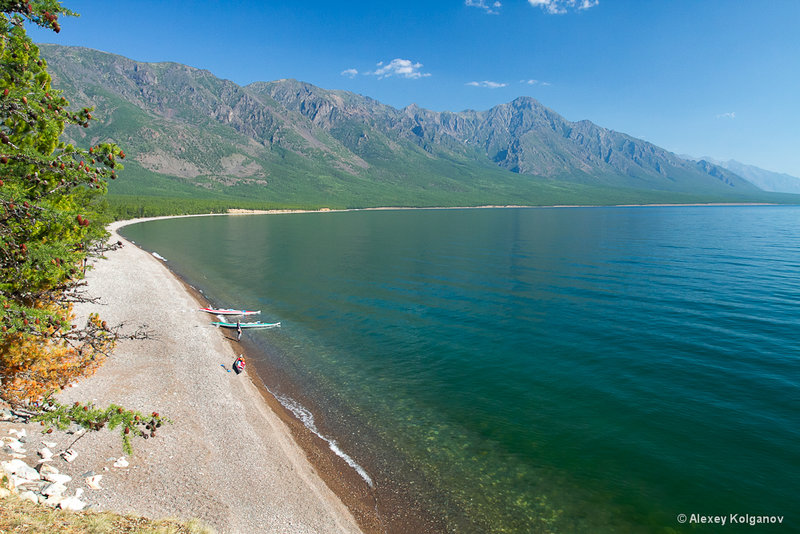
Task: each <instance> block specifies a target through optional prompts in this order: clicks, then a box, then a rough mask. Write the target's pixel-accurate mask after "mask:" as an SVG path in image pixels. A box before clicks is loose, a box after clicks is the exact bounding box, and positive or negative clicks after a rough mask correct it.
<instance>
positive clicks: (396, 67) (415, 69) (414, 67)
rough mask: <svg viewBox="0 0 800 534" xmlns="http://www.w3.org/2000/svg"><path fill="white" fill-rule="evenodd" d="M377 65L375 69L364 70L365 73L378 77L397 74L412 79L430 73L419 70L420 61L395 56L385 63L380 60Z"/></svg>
mask: <svg viewBox="0 0 800 534" xmlns="http://www.w3.org/2000/svg"><path fill="white" fill-rule="evenodd" d="M377 66H378V68H377V69H375V70H374V71H372V72H366V73H365V74H371V75H373V76H377V77H378V78H379V79H383V78H388V77H390V76H397V77H399V78H410V79H412V80H416V79H418V78H426V77H428V76H430V73H427V72H422V71H421V70H420V69H421V68H422V63H414V62H412V61H411V60H410V59H400V58H396V59H393V60H391V61H390V62H389V63H387V64H386V65H384V64H383V61H381V62H380V63H378V65H377Z"/></svg>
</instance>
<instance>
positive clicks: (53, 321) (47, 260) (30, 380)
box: [0, 0, 125, 404]
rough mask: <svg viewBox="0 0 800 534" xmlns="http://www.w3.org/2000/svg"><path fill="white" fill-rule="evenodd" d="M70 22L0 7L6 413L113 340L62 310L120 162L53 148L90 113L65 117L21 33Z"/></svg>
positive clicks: (92, 251)
mask: <svg viewBox="0 0 800 534" xmlns="http://www.w3.org/2000/svg"><path fill="white" fill-rule="evenodd" d="M73 15H75V14H74V13H72V12H70V11H69V10H67V9H65V8H64V7H62V6H61V4H60V2H58V1H56V0H27V1H8V0H0V397H2V398H3V399H4V400H6V401H8V402H11V403H12V404H22V403H30V402H35V401H39V400H41V399H42V398H43V397H44V396H46V395H48V394H49V393H50V392H52V391H53V390H56V389H58V388H60V387H63V386H65V385H66V384H68V383H70V382H72V381H74V380H75V379H76V378H78V377H81V376H85V375H86V374H88V373H91V372H93V371H94V370H95V369H96V368H97V366H98V365H99V364H100V362H101V361H102V359H103V356H104V355H105V354H106V353H107V352H108V351H109V350H110V349H111V347H112V345H113V342H114V339H115V333H114V332H113V331H112V329H110V328H108V326H107V325H106V323H105V322H104V321H102V320H101V319H100V318H99V317H98V316H97V315H92V316H91V317H90V319H89V321H88V323H87V324H86V326H85V327H82V328H77V327H76V326H74V325H73V324H72V320H73V315H72V304H73V303H74V302H75V301H76V300H80V299H81V295H80V293H78V292H76V289H77V288H78V287H79V286H80V285H81V280H82V278H83V276H84V272H85V268H86V265H87V260H88V259H89V258H90V257H91V256H93V255H98V254H101V253H102V251H103V248H102V247H103V243H105V240H106V239H107V232H106V231H105V222H107V221H106V219H105V218H104V216H103V206H104V203H105V201H104V196H105V193H106V189H107V181H108V180H109V179H114V178H116V172H117V171H118V170H120V169H121V168H122V166H121V165H120V163H119V160H121V159H124V157H125V154H124V152H123V151H122V150H120V148H119V147H117V146H116V145H114V144H112V143H106V142H103V143H99V144H96V145H95V146H92V147H91V148H89V149H88V150H84V149H80V148H77V147H75V146H72V145H70V144H66V143H64V142H63V141H61V140H60V137H61V134H62V133H63V131H64V127H65V125H68V124H74V125H79V126H83V127H88V126H89V123H90V121H91V120H92V108H83V109H78V110H73V109H70V108H69V103H68V102H67V101H66V100H65V99H64V97H63V96H62V95H61V94H60V92H59V91H55V90H53V89H52V88H51V86H50V81H51V80H50V75H49V74H48V72H47V64H46V62H45V61H44V60H43V59H42V58H40V57H39V49H38V48H37V47H36V45H35V44H34V43H33V41H32V40H31V39H30V38H29V37H28V35H27V33H26V32H25V28H24V24H25V23H32V24H36V25H39V26H42V27H44V28H49V29H52V30H54V31H55V32H58V31H60V25H59V17H61V16H73Z"/></svg>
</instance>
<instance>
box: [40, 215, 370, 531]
mask: <svg viewBox="0 0 800 534" xmlns="http://www.w3.org/2000/svg"><path fill="white" fill-rule="evenodd" d="M129 222H130V221H128V222H125V223H122V222H117V223H114V224H112V225H111V227H110V230H111V232H112V235H111V241H112V242H116V241H118V240H119V241H122V242H123V243H124V245H125V246H124V247H123V248H121V249H119V250H116V251H112V252H109V253H107V259H106V260H99V261H96V262H94V264H93V268H92V269H91V270H89V272H88V273H87V277H86V280H87V283H88V286H87V289H88V291H87V293H88V294H89V295H91V296H94V297H100V299H101V304H100V305H80V306H76V312H77V315H78V317H79V318H80V317H83V316H85V315H86V314H88V313H89V312H90V311H97V312H99V313H100V314H101V316H102V317H103V318H104V319H105V320H106V321H107V322H108V323H109V324H111V325H115V324H123V325H124V327H123V332H131V331H133V330H135V329H136V328H139V327H144V328H145V329H146V330H147V331H148V332H149V336H150V338H151V339H147V340H136V341H130V340H123V341H121V342H119V343H118V345H117V348H116V349H115V351H114V353H113V355H112V356H111V357H110V358H109V359H108V360H107V361H106V362H105V364H104V365H103V366H102V367H101V368H100V369H99V371H98V372H97V373H96V374H95V375H94V376H92V377H90V378H87V379H85V380H82V381H81V382H80V383H79V384H78V385H77V386H76V387H73V388H68V389H67V390H66V391H65V392H63V393H62V394H61V395H60V400H62V401H63V402H71V401H74V400H80V401H93V402H95V403H96V404H97V405H99V406H105V405H107V404H109V403H112V402H113V403H117V404H121V405H123V406H125V407H127V408H130V409H137V410H141V411H145V412H149V411H158V412H159V413H160V414H161V415H162V416H165V417H168V418H170V419H172V420H173V421H174V423H173V424H171V425H166V426H165V427H163V428H162V429H161V430H160V431H159V435H158V436H157V437H156V438H155V439H150V440H146V441H145V440H141V439H137V440H135V442H134V449H135V453H134V455H133V456H132V457H130V458H128V460H129V462H130V466H129V467H128V468H126V469H123V470H119V469H115V468H111V469H110V470H108V471H105V470H104V468H108V467H110V466H111V464H112V463H113V460H114V459H115V458H117V457H119V456H122V455H123V452H122V450H121V441H120V437H119V435H118V434H116V433H113V432H107V431H101V432H94V433H88V434H86V435H85V436H84V437H82V438H81V439H79V440H78V441H77V442H76V443H75V444H74V445H73V446H72V448H73V449H74V450H75V451H77V452H78V458H77V459H76V460H75V461H74V462H73V463H72V464H69V465H67V464H65V463H64V462H61V463H62V464H63V466H64V467H65V469H64V471H65V472H67V473H68V474H72V475H73V477H74V478H75V479H76V480H82V478H83V477H81V476H80V475H82V474H85V473H87V472H90V471H92V472H95V473H102V474H104V475H105V476H104V479H103V482H102V486H103V490H90V489H87V490H86V494H85V496H86V500H87V501H89V502H91V503H93V504H95V505H96V506H97V507H98V508H100V509H104V510H112V511H118V512H125V513H136V514H139V515H146V516H150V517H155V518H159V517H180V518H193V517H194V518H199V519H201V520H203V521H204V522H206V523H207V524H209V525H211V526H213V527H214V528H215V529H217V530H218V531H219V532H231V533H236V532H247V533H254V532H282V533H284V532H285V533H311V532H314V533H328V532H331V533H338V532H341V533H360V532H362V529H361V528H360V527H359V526H358V523H357V521H356V519H355V517H354V516H353V514H352V513H351V512H350V510H348V508H347V507H346V506H345V505H344V504H343V502H342V500H341V499H340V498H339V497H337V495H336V494H335V493H334V492H333V491H332V490H331V489H330V488H329V487H328V485H326V483H325V481H324V480H323V475H322V474H321V473H319V472H318V470H317V469H315V467H314V466H312V464H311V463H310V462H309V460H308V459H307V457H306V453H305V452H304V451H303V449H302V448H301V447H300V446H299V445H298V444H297V443H296V442H295V440H294V439H293V437H292V431H291V430H290V428H289V426H287V424H286V422H284V420H282V419H281V417H279V415H278V413H276V411H275V409H274V408H275V406H272V407H270V405H269V404H268V402H267V401H268V399H265V398H264V396H263V395H262V393H263V392H262V391H259V389H258V388H257V387H256V385H254V384H253V382H252V381H251V380H250V379H249V377H248V376H246V375H238V376H237V375H236V374H234V373H232V372H230V373H229V372H227V371H226V369H225V368H223V365H224V366H225V367H226V368H228V369H229V368H230V365H231V363H232V362H233V360H234V358H235V356H236V353H235V351H234V346H233V345H232V344H231V343H230V342H229V341H228V340H227V337H226V336H224V335H223V334H224V332H223V331H221V330H219V329H217V328H214V327H212V326H210V324H209V323H210V322H211V319H212V318H211V316H209V315H206V314H203V313H201V312H199V311H198V308H199V303H198V301H197V300H196V298H195V296H193V295H191V294H190V292H189V291H188V290H187V287H186V286H185V285H184V284H183V283H182V282H181V281H180V280H178V279H177V278H176V277H175V276H174V275H173V274H172V273H171V272H170V271H169V270H168V269H167V268H166V267H165V266H164V265H163V263H162V262H160V261H159V260H157V259H156V258H155V257H153V256H152V255H150V254H148V253H147V252H145V251H143V250H141V249H139V248H137V247H136V246H134V245H132V244H130V243H129V242H127V241H126V240H125V239H123V238H122V237H120V236H119V235H118V234H117V233H116V229H117V228H118V227H120V226H122V225H124V224H127V223H129ZM234 342H235V340H234ZM31 434H33V433H31ZM58 434H61V433H58ZM31 437H32V438H34V436H31ZM51 438H52V440H53V441H58V442H59V447H66V445H68V444H69V443H70V442H71V441H72V440H73V439H74V436H70V435H62V436H60V437H59V436H58V435H57V434H51V435H50V436H48V439H51ZM35 439H37V440H38V439H40V438H38V437H36V438H35ZM323 465H324V463H323ZM59 467H62V465H59ZM332 469H334V470H335V469H336V466H334V467H333V468H332ZM333 476H335V474H334V475H333ZM325 478H328V479H330V478H331V476H330V475H329V476H326V477H325ZM359 497H362V496H359ZM356 509H358V507H357V506H356ZM361 520H362V521H366V523H367V524H369V523H370V521H369V520H368V519H365V518H364V517H362V518H361ZM367 530H372V529H367Z"/></svg>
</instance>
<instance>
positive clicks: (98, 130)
mask: <svg viewBox="0 0 800 534" xmlns="http://www.w3.org/2000/svg"><path fill="white" fill-rule="evenodd" d="M39 46H40V49H41V52H42V55H43V57H45V59H47V61H48V67H49V70H50V72H51V74H52V76H53V85H54V87H56V88H58V89H61V90H63V91H64V93H65V96H66V97H67V99H68V100H70V101H71V102H72V103H73V105H80V106H84V105H92V106H94V107H95V108H96V110H97V111H96V112H95V116H96V117H97V118H98V119H99V120H98V121H96V123H94V124H93V125H92V128H90V129H89V130H87V131H83V130H82V129H75V128H73V129H69V130H68V132H67V134H68V136H69V137H70V138H71V140H73V141H74V142H76V143H78V144H90V143H95V142H97V141H99V140H101V139H103V140H104V139H109V140H114V141H115V142H118V143H120V144H122V145H123V146H125V147H126V152H127V153H128V154H129V161H130V163H128V164H127V165H126V167H127V169H126V171H125V172H126V173H128V174H129V175H130V176H132V177H133V178H132V179H131V180H129V181H128V183H127V184H125V185H117V184H113V185H114V186H113V187H112V189H111V192H112V193H117V194H138V193H141V192H144V193H147V194H158V195H169V194H179V195H192V194H194V193H197V194H210V195H220V196H234V197H244V198H254V199H264V200H267V199H269V200H270V201H274V202H277V203H284V204H287V203H288V204H297V203H305V204H318V205H325V204H330V205H342V206H345V207H357V205H362V206H377V205H388V204H398V203H399V204H408V205H437V204H438V205H454V204H456V203H461V204H467V205H469V204H472V205H477V204H546V203H561V202H574V201H575V200H576V199H577V200H580V199H584V200H585V201H588V202H585V203H603V202H605V203H607V202H609V201H614V200H615V199H618V200H619V201H620V202H628V201H632V200H633V201H635V199H636V198H643V199H646V198H652V199H653V200H655V201H664V200H666V199H670V198H674V199H675V200H687V201H691V200H692V199H699V198H701V197H702V198H703V199H715V198H719V199H720V200H729V199H748V198H750V197H753V196H754V195H755V196H758V195H759V193H760V190H759V189H758V188H756V187H755V186H753V185H752V184H751V183H750V182H748V181H747V180H745V179H743V178H741V177H740V176H738V175H736V174H735V173H733V172H731V171H728V170H726V169H724V168H722V167H720V166H717V165H714V164H713V163H710V162H707V161H703V162H692V161H688V160H685V159H682V158H680V157H678V156H676V155H675V154H673V153H671V152H668V151H666V150H664V149H662V148H660V147H657V146H655V145H652V144H651V143H648V142H646V141H642V140H639V139H636V138H633V137H631V136H628V135H626V134H623V133H619V132H615V131H613V130H608V129H605V128H602V127H600V126H597V125H595V124H593V123H592V122H590V121H578V122H570V121H567V120H566V119H564V118H563V117H561V116H560V115H559V114H558V113H556V112H555V111H553V110H551V109H549V108H547V107H546V106H544V105H542V104H541V103H540V102H538V101H536V100H535V99H533V98H531V97H518V98H516V99H514V100H512V101H511V102H508V103H505V104H500V105H498V106H495V107H493V108H491V109H489V110H485V111H475V110H465V111H461V112H449V111H444V112H435V111H431V110H427V109H424V108H421V107H419V106H417V105H415V104H412V105H409V106H406V107H405V108H401V109H397V108H393V107H391V106H388V105H386V104H382V103H381V102H379V101H377V100H375V99H373V98H370V97H367V96H363V95H358V94H355V93H351V92H347V91H341V90H330V89H323V88H319V87H316V86H314V85H312V84H309V83H306V82H302V81H297V80H292V79H283V80H276V81H271V82H254V83H251V84H248V85H246V86H239V85H237V84H235V83H234V82H232V81H230V80H223V79H220V78H217V77H216V76H214V75H213V74H212V73H210V72H209V71H206V70H202V69H197V68H194V67H190V66H186V65H182V64H180V63H174V62H160V63H142V62H136V61H133V60H131V59H128V58H124V57H122V56H117V55H114V54H110V53H107V52H102V51H97V50H91V49H85V48H78V47H64V46H60V45H39ZM120 182H124V180H123V181H120Z"/></svg>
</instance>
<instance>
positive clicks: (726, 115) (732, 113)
mask: <svg viewBox="0 0 800 534" xmlns="http://www.w3.org/2000/svg"><path fill="white" fill-rule="evenodd" d="M717 118H718V119H735V118H736V112H735V111H729V112H727V113H720V114H719V115H717Z"/></svg>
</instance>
